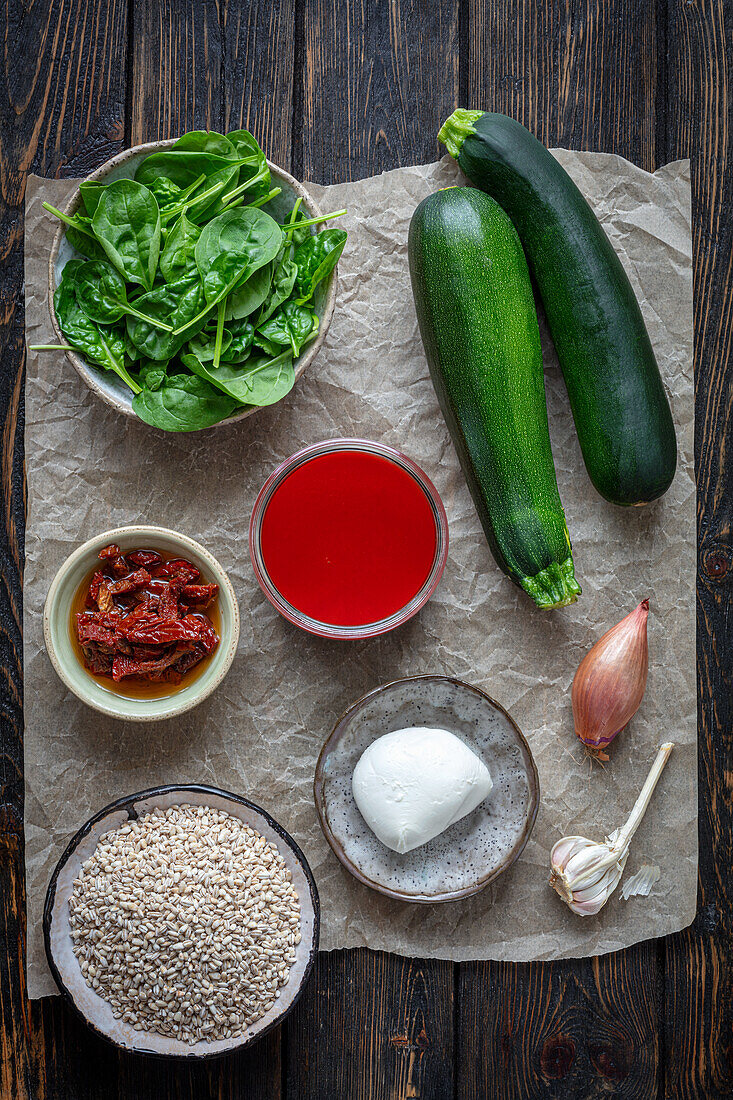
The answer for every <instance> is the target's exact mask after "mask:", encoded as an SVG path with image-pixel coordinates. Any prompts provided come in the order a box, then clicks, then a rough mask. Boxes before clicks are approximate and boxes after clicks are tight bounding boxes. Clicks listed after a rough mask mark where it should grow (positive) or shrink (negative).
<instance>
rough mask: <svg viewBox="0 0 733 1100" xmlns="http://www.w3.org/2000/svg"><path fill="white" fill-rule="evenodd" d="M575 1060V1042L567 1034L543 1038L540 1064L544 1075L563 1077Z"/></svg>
mask: <svg viewBox="0 0 733 1100" xmlns="http://www.w3.org/2000/svg"><path fill="white" fill-rule="evenodd" d="M574 1061H575V1042H574V1041H573V1040H572V1039H571V1038H570V1036H569V1035H551V1036H550V1037H549V1039H545V1042H544V1045H543V1047H542V1054H541V1055H540V1065H541V1067H542V1073H543V1075H544V1076H545V1077H552V1078H555V1079H557V1078H560V1077H565V1076H566V1075H567V1074H568V1073H569V1072H570V1069H571V1068H572V1065H573V1062H574Z"/></svg>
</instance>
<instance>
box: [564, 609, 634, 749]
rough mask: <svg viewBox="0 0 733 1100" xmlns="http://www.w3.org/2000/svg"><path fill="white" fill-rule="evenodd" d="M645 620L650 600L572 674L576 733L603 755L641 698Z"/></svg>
mask: <svg viewBox="0 0 733 1100" xmlns="http://www.w3.org/2000/svg"><path fill="white" fill-rule="evenodd" d="M648 617H649V600H642V601H641V603H640V604H639V606H638V607H637V608H635V609H634V611H632V612H631V614H629V615H627V616H626V618H625V619H622V620H621V622H620V623H617V624H616V626H612V627H611V629H610V630H608V631H606V633H605V634H604V635H603V637H602V638H600V639H599V640H598V641H597V642H596V644H595V645H594V646H593V648H592V649H591V650H590V651H589V652H588V653H586V655H585V657H584V658H583V660H582V661H581V662H580V664H579V666H578V671H577V672H576V673H575V678H574V680H573V687H572V692H571V699H572V704H573V719H574V721H575V732H576V734H577V735H578V737H579V738H580V740H581V741H582V742H583V744H584V745H586V747H587V748H589V749H590V750H591V751H592V752H597V753H598V754H599V755H600V756H601V757H603V756H604V753H603V750H604V749H605V748H606V747H607V746H608V745H610V743H611V741H613V739H614V737H615V736H616V734H617V733H619V732H620V731H621V730H622V729H623V728H624V726H626V725H627V724H628V722H629V721H630V720H631V718H632V717H633V716H634V715H635V714H636V712H637V710H638V709H639V704H640V703H641V700H642V699H643V697H644V691H645V689H646V677H647V670H648V668H649V647H648V642H647V619H648Z"/></svg>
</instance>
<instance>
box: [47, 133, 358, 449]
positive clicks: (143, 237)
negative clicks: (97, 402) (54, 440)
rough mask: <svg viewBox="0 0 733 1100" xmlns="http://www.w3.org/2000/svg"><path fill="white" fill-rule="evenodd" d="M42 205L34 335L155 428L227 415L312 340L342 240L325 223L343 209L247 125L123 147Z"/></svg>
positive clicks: (303, 356) (315, 343) (184, 426)
mask: <svg viewBox="0 0 733 1100" xmlns="http://www.w3.org/2000/svg"><path fill="white" fill-rule="evenodd" d="M44 205H46V204H44ZM46 208H47V209H48V210H49V212H50V213H51V214H54V215H55V216H56V217H58V218H59V219H60V221H61V225H60V226H59V230H58V233H57V234H56V238H55V240H54V244H53V248H52V251H51V256H50V261H49V286H50V296H49V297H50V301H51V320H52V322H53V326H54V329H55V331H56V334H57V336H58V338H59V341H60V345H47V346H46V345H44V346H43V348H44V350H45V348H46V347H49V348H50V347H57V346H60V347H63V349H64V350H65V351H66V354H67V356H68V358H69V359H70V361H71V363H72V364H73V365H74V367H75V368H76V370H77V372H78V373H79V375H80V376H81V377H82V378H83V379H84V381H85V382H86V384H87V385H88V386H89V387H90V389H92V390H93V391H94V392H95V393H96V394H97V395H98V396H99V397H100V398H101V399H102V400H103V401H105V402H106V403H107V404H108V405H111V406H112V407H113V408H114V409H116V410H117V411H118V412H120V413H123V414H124V415H126V416H131V417H137V418H138V419H140V420H143V421H144V422H145V423H147V424H150V425H152V426H153V427H156V428H159V429H162V430H163V431H184V432H185V431H196V430H198V429H201V428H208V427H212V426H214V425H216V424H222V423H231V422H232V421H235V420H241V419H243V418H244V417H246V416H251V415H252V414H253V413H254V412H256V411H257V409H259V408H262V407H264V406H267V405H272V404H274V403H275V402H277V401H279V400H280V399H281V398H282V397H284V396H285V395H286V394H287V393H289V391H290V390H291V389H292V387H293V385H294V384H295V382H296V381H297V380H298V378H300V376H301V375H302V374H303V372H304V371H305V370H306V368H307V367H308V366H309V364H310V363H311V362H312V361H313V359H314V358H315V356H316V354H317V353H318V350H319V348H320V347H321V345H322V343H323V340H324V337H325V335H326V332H327V330H328V326H329V323H330V320H331V316H332V314H333V309H334V303H335V299H336V279H337V275H336V265H337V263H338V259H339V257H340V255H341V252H342V251H343V248H344V244H345V242H346V233H345V232H344V231H343V230H342V229H340V228H335V227H333V226H327V225H326V223H327V222H328V220H329V219H330V218H333V217H337V216H339V215H340V214H342V213H344V211H337V212H335V213H334V214H330V215H323V214H322V213H321V211H320V210H319V209H318V205H317V204H316V202H315V201H314V200H313V198H312V197H311V196H310V195H309V193H308V192H307V191H306V189H305V188H304V187H303V185H302V184H301V183H300V182H299V181H298V180H296V179H295V178H294V177H293V176H291V175H290V174H289V173H288V172H285V171H284V170H283V169H281V168H278V167H277V166H276V165H274V164H272V163H271V162H270V161H268V160H267V159H266V157H265V154H264V153H263V152H262V150H261V149H260V147H259V145H258V144H257V142H256V141H255V139H254V138H253V137H252V135H251V134H249V133H248V132H247V131H246V130H237V131H234V132H233V133H230V134H227V135H222V134H215V133H210V132H207V131H194V132H193V133H189V134H184V136H183V137H181V138H178V139H177V140H171V141H161V142H153V143H150V144H146V145H139V146H136V147H135V148H133V149H129V150H126V151H125V152H123V153H120V154H119V155H118V156H116V157H113V158H112V159H111V160H109V161H107V162H106V163H105V164H104V165H102V166H101V168H99V169H97V171H96V172H94V173H92V175H91V176H89V177H88V178H87V179H86V180H84V181H82V182H81V184H80V185H79V188H78V190H77V191H76V192H75V193H74V195H73V196H72V197H71V199H70V201H69V203H68V205H67V207H66V209H65V210H63V211H61V210H56V209H55V208H53V207H49V206H46ZM38 350H41V349H40V348H39V349H38Z"/></svg>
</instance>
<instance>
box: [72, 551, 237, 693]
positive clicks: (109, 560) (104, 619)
mask: <svg viewBox="0 0 733 1100" xmlns="http://www.w3.org/2000/svg"><path fill="white" fill-rule="evenodd" d="M99 557H100V559H101V561H102V563H103V564H102V565H101V567H100V569H99V570H97V571H96V572H95V573H94V574H93V576H92V579H91V581H90V582H89V587H88V590H87V592H86V593H85V594H84V600H83V607H84V608H86V609H87V610H82V611H80V612H78V613H77V615H76V632H77V637H78V640H79V644H80V646H81V648H82V652H83V654H84V663H85V665H86V667H87V668H88V669H89V670H90V671H91V672H94V673H97V674H99V675H107V676H111V677H112V678H113V679H114V680H115V681H117V682H119V681H121V680H125V679H128V678H131V677H134V678H137V679H143V680H150V681H154V682H162V683H171V684H177V683H180V681H181V678H182V677H183V676H184V675H185V673H186V672H188V671H189V670H190V669H192V668H193V667H194V666H195V665H197V664H198V663H199V662H200V661H202V660H204V658H205V657H207V656H208V655H209V654H211V653H213V652H214V650H215V649H216V646H217V645H218V644H219V637H218V635H217V633H216V630H215V628H214V625H213V623H212V622H211V619H210V618H209V617H208V616H207V615H205V614H203V611H204V608H207V607H209V606H210V605H211V604H212V603H213V602H214V601H215V600H216V598H217V596H218V594H219V586H218V585H216V584H206V583H205V582H204V581H203V580H202V579H201V574H200V572H199V570H198V568H197V567H196V566H195V565H194V564H193V563H192V562H190V561H188V560H187V559H185V558H173V559H171V560H169V561H164V560H163V558H162V555H161V554H159V553H158V552H157V551H155V550H131V551H129V552H128V553H126V554H124V555H122V553H121V551H120V548H119V547H118V546H117V545H115V544H112V545H110V546H107V547H105V548H104V549H103V550H102V551H101V552H100V555H99ZM198 581H200V582H201V583H196V582H198Z"/></svg>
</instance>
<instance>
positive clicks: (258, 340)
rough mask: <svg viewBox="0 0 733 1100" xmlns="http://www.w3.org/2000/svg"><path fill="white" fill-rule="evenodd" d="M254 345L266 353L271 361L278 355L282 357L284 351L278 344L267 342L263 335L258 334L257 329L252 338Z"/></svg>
mask: <svg viewBox="0 0 733 1100" xmlns="http://www.w3.org/2000/svg"><path fill="white" fill-rule="evenodd" d="M252 343H253V344H254V346H255V347H256V348H259V349H260V351H264V353H265V355H266V356H267V357H268V358H269V359H272V358H273V357H274V356H276V355H280V353H281V351H282V348H281V347H279V346H278V345H277V344H273V342H272V340H267V339H266V338H265V337H264V336H263V335H262V333H261V332H257V330H256V329H255V334H254V336H253V337H252Z"/></svg>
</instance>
